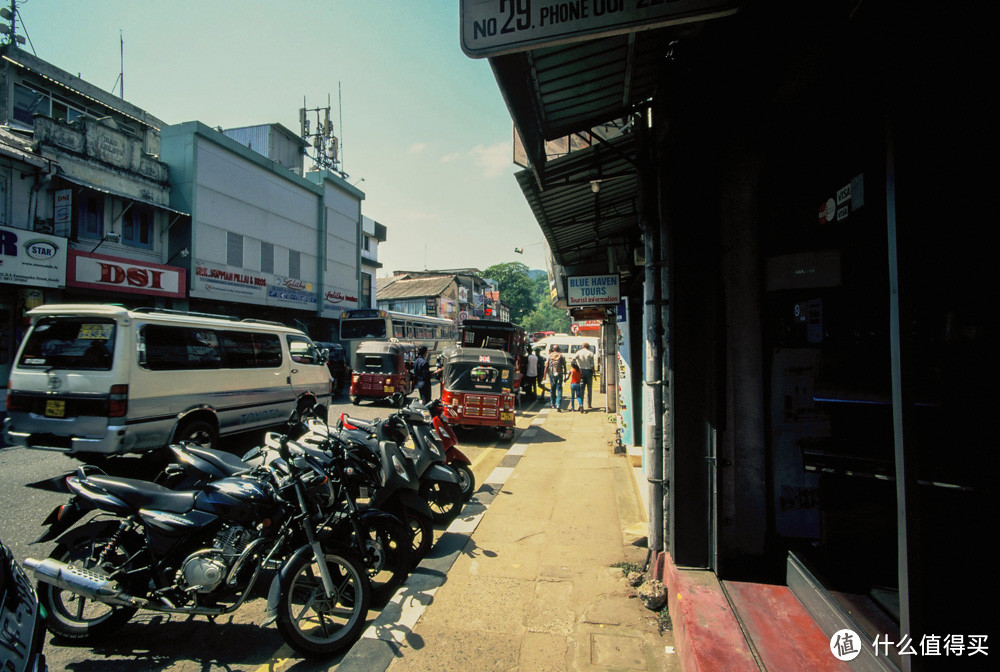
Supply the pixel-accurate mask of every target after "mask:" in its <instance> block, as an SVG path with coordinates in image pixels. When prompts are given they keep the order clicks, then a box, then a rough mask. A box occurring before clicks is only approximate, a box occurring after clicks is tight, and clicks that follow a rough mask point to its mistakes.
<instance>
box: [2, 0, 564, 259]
mask: <svg viewBox="0 0 1000 672" xmlns="http://www.w3.org/2000/svg"><path fill="white" fill-rule="evenodd" d="M8 1H9V0H0V4H4V5H6V4H7V2H8ZM17 10H18V13H19V15H20V19H21V21H20V23H19V25H18V30H19V33H20V34H23V35H26V36H27V38H28V42H27V43H26V44H24V45H22V49H25V50H26V51H29V52H32V51H33V53H35V55H37V56H38V57H39V58H41V59H43V60H45V61H48V62H49V63H51V64H53V65H55V66H57V67H59V68H62V69H63V70H66V71H68V72H71V73H73V74H77V75H79V76H80V77H81V78H82V79H84V80H86V81H87V82H90V83H91V84H94V85H95V86H98V87H100V88H102V89H105V90H107V91H113V92H114V93H115V94H116V95H119V94H120V89H119V86H118V84H117V83H116V82H117V80H118V77H119V73H120V72H121V71H122V61H124V93H125V100H127V101H128V102H130V103H132V104H134V105H137V106H138V107H140V108H142V109H144V110H146V111H147V112H149V113H150V114H152V115H153V116H155V117H157V118H159V119H161V120H163V121H164V122H165V123H167V124H176V123H182V122H186V121H201V122H203V123H205V124H207V125H208V126H211V127H213V128H214V127H217V126H221V127H223V128H235V127H240V126H252V125H257V124H267V123H279V124H282V125H283V126H285V127H286V128H288V129H291V130H292V131H294V132H295V133H298V132H299V130H300V125H299V108H300V107H303V100H304V102H305V107H308V108H316V107H326V105H327V102H328V100H329V104H330V106H331V108H332V110H331V119H332V120H333V124H334V133H335V135H337V136H338V137H339V139H340V146H341V152H342V153H341V158H342V166H341V168H342V170H344V172H346V173H347V174H348V178H347V180H348V182H350V183H351V184H353V185H355V186H356V187H357V188H358V189H360V190H361V191H363V192H364V193H365V199H364V201H362V204H361V211H362V214H364V215H366V216H368V217H371V218H372V219H375V220H376V221H378V222H380V223H382V224H384V225H385V226H386V228H387V231H388V234H387V240H386V241H385V242H384V243H382V244H380V245H379V251H378V256H379V261H380V262H382V264H383V268H382V269H381V270H380V271H379V277H382V276H384V275H390V274H391V272H392V271H393V270H414V269H417V270H419V269H423V268H430V269H436V268H459V267H461V268H465V267H474V268H479V269H480V270H484V269H485V268H486V267H488V266H491V265H493V264H499V263H504V262H511V261H518V262H522V263H524V264H526V265H527V266H528V268H530V269H544V268H545V246H544V244H543V241H544V238H543V235H542V233H541V230H540V229H539V226H538V223H537V222H536V221H535V219H534V217H533V216H532V214H531V210H530V208H529V207H528V204H527V202H526V201H525V199H524V196H523V194H522V193H521V190H520V188H519V187H518V186H517V181H516V180H515V179H514V173H515V172H516V171H517V170H519V169H520V168H519V167H518V166H515V165H514V164H513V162H512V158H511V157H512V154H513V150H512V136H513V130H512V123H511V118H510V114H509V113H508V111H507V108H506V106H505V105H504V102H503V98H502V96H501V94H500V89H499V87H498V86H497V83H496V79H495V78H494V76H493V72H492V70H491V69H490V66H489V62H488V61H487V60H485V59H471V58H469V57H467V56H466V55H465V54H464V53H463V52H462V50H461V47H460V45H459V25H458V23H459V0H378V1H372V0H282V1H280V2H274V1H272V2H262V1H260V0H237V1H228V0H227V1H224V0H91V2H78V1H77V2H70V1H69V0H20V1H19V2H17ZM121 40H124V59H123V58H122V42H121ZM310 116H311V118H312V119H313V120H314V121H313V123H315V115H310ZM307 168H308V165H307ZM514 248H520V249H522V250H523V253H521V254H518V253H516V252H515V251H514Z"/></svg>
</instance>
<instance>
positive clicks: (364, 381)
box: [350, 341, 414, 408]
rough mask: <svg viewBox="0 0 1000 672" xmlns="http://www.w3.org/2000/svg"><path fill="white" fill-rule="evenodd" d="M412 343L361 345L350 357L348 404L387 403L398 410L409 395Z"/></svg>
mask: <svg viewBox="0 0 1000 672" xmlns="http://www.w3.org/2000/svg"><path fill="white" fill-rule="evenodd" d="M413 358H414V347H413V344H412V343H400V342H397V341H362V342H361V343H359V344H358V349H357V351H356V352H355V353H354V371H353V372H352V373H351V390H350V396H351V403H352V404H354V405H355V406H356V405H358V404H359V403H361V400H362V399H372V400H375V401H388V402H389V403H391V404H393V405H394V406H397V407H399V408H402V407H403V406H405V405H406V397H407V395H409V394H410V393H411V392H413V386H414V379H413Z"/></svg>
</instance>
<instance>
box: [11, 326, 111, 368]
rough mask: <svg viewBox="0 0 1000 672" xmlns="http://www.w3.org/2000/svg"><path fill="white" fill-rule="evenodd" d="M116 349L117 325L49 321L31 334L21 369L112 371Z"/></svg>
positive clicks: (26, 344)
mask: <svg viewBox="0 0 1000 672" xmlns="http://www.w3.org/2000/svg"><path fill="white" fill-rule="evenodd" d="M114 349H115V323H114V322H113V321H111V320H100V319H91V318H88V319H84V318H61V317H60V318H46V319H44V320H42V321H40V322H39V323H38V324H37V325H36V326H35V328H34V329H33V330H32V332H31V336H30V337H29V339H28V342H27V343H25V345H24V350H23V351H22V352H21V361H20V362H19V365H20V366H37V367H43V368H45V369H47V370H51V369H54V368H59V369H92V370H95V371H109V370H111V363H112V358H111V353H112V352H114Z"/></svg>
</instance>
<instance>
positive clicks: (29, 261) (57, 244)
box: [0, 226, 69, 287]
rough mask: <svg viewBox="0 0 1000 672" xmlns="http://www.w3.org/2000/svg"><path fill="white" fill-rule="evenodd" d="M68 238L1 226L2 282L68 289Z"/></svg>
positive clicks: (0, 262)
mask: <svg viewBox="0 0 1000 672" xmlns="http://www.w3.org/2000/svg"><path fill="white" fill-rule="evenodd" d="M68 242H69V241H67V239H66V238H60V237H58V236H50V235H47V234H44V233H38V232H36V231H27V230H25V229H12V228H9V227H6V226H0V283H5V284H10V285H31V286H34V287H65V286H66V271H65V270H64V269H65V268H66V251H67V248H68V247H69V245H68V244H67V243H68Z"/></svg>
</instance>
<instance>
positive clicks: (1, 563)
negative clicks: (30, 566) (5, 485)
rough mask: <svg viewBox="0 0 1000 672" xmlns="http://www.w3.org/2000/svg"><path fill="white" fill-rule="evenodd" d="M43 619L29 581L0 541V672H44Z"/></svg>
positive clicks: (45, 667)
mask: <svg viewBox="0 0 1000 672" xmlns="http://www.w3.org/2000/svg"><path fill="white" fill-rule="evenodd" d="M44 641H45V618H44V617H43V616H42V611H41V609H40V608H39V606H38V596H37V595H36V594H35V588H34V587H33V586H32V585H31V580H30V579H29V578H28V575H27V574H26V573H25V571H24V570H23V569H21V566H20V565H18V564H17V561H15V560H14V555H13V554H12V553H11V552H10V549H8V548H7V546H5V545H4V543H3V541H0V670H3V671H4V672H45V670H47V669H48V666H47V665H46V663H45V654H43V653H42V645H43V643H44Z"/></svg>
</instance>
